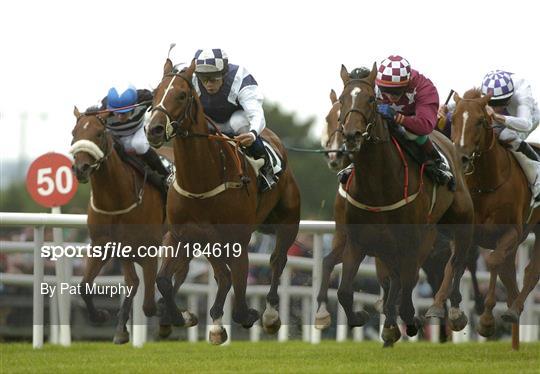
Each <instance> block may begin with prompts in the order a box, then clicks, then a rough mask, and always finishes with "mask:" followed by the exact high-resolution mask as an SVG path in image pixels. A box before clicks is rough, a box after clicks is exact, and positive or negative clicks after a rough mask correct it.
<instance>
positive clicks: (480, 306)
mask: <svg viewBox="0 0 540 374" xmlns="http://www.w3.org/2000/svg"><path fill="white" fill-rule="evenodd" d="M474 311H475V312H476V314H478V315H479V316H480V315H482V313H484V299H482V298H481V297H479V298H477V299H476V300H475V301H474Z"/></svg>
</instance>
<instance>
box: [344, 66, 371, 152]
mask: <svg viewBox="0 0 540 374" xmlns="http://www.w3.org/2000/svg"><path fill="white" fill-rule="evenodd" d="M376 75H377V65H376V64H373V68H372V69H371V73H370V74H369V76H367V77H366V78H363V79H353V78H351V77H350V76H349V73H348V72H347V68H345V66H343V65H342V66H341V79H342V80H343V84H344V87H343V93H342V94H341V96H340V98H339V102H340V103H341V114H340V118H339V123H340V126H341V128H342V131H343V136H344V138H345V144H346V146H347V149H349V150H351V151H359V150H360V148H361V147H362V144H363V143H364V142H365V141H377V140H378V137H377V136H376V133H377V132H378V130H377V128H376V127H377V124H380V123H381V121H380V120H379V118H378V115H377V103H376V100H375V77H376ZM379 127H380V125H379Z"/></svg>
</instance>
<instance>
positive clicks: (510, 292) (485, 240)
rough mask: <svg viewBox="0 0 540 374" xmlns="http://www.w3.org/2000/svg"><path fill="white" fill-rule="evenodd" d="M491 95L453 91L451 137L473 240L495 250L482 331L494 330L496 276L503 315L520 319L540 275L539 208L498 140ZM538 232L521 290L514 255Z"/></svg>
mask: <svg viewBox="0 0 540 374" xmlns="http://www.w3.org/2000/svg"><path fill="white" fill-rule="evenodd" d="M490 98H491V97H490V96H489V95H486V96H483V97H482V96H481V92H480V90H479V89H471V90H469V91H467V92H465V94H464V96H463V98H461V97H460V96H459V95H458V94H457V93H456V94H455V95H454V100H455V102H456V108H455V111H454V113H453V115H452V141H453V143H454V145H455V146H456V149H457V150H458V153H459V154H460V155H461V157H462V160H463V165H464V167H465V174H466V178H465V179H466V182H467V184H468V185H469V189H470V192H471V196H472V199H473V202H474V206H475V212H476V216H475V223H476V228H475V235H474V240H475V242H476V243H478V244H479V245H480V246H482V247H484V248H490V249H494V251H493V252H491V253H490V254H489V256H488V257H487V259H486V262H487V265H488V269H489V271H490V282H489V289H488V293H487V295H486V300H485V309H484V313H483V314H482V316H481V317H480V325H479V327H478V332H479V333H480V334H481V335H482V336H491V335H493V333H494V332H495V320H494V317H493V308H494V306H495V303H496V299H495V286H496V281H497V274H498V275H499V277H500V278H501V281H502V282H503V284H504V286H505V287H506V290H507V304H508V309H507V310H506V312H504V313H503V315H502V319H503V320H504V321H506V322H512V323H518V322H519V315H520V314H521V312H522V310H523V304H524V302H525V299H526V298H527V295H528V294H529V293H530V292H531V291H532V290H533V289H534V287H535V286H536V284H537V283H538V279H539V275H540V240H538V237H539V235H540V226H539V225H537V223H538V222H539V220H540V209H536V208H535V209H533V207H532V204H531V198H532V196H531V191H530V189H529V186H528V181H527V178H526V177H525V174H524V173H523V171H522V168H521V167H520V165H519V164H518V162H517V160H516V158H515V157H513V156H512V153H511V151H510V150H508V149H506V148H505V147H504V146H503V145H502V144H501V143H499V142H498V141H497V135H496V134H495V131H494V128H493V127H492V126H491V122H492V121H491V118H490V117H489V115H488V113H487V111H486V105H487V104H488V102H489V100H490ZM530 232H534V233H535V242H534V249H533V251H532V257H531V259H530V263H529V265H528V266H527V268H526V270H525V277H524V281H523V289H522V290H521V292H519V290H518V287H517V283H516V267H515V256H516V251H517V248H518V246H519V244H520V243H522V242H523V241H524V240H525V239H526V238H527V236H528V234H529V233H530Z"/></svg>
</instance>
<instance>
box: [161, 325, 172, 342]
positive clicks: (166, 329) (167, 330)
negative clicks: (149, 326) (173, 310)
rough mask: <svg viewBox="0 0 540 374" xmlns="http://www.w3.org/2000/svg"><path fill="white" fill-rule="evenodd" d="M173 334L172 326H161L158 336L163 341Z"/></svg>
mask: <svg viewBox="0 0 540 374" xmlns="http://www.w3.org/2000/svg"><path fill="white" fill-rule="evenodd" d="M171 334H172V326H171V325H159V331H158V335H159V337H160V338H161V339H166V338H168V337H169V336H171Z"/></svg>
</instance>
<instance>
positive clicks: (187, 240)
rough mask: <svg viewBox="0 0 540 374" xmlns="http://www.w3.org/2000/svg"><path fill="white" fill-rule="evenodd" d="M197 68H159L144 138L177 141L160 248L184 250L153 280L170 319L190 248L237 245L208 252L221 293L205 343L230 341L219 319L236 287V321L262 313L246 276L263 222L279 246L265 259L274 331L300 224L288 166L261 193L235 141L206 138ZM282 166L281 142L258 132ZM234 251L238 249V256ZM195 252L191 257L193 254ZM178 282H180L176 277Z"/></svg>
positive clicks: (248, 322) (245, 322) (266, 319)
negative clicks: (230, 250)
mask: <svg viewBox="0 0 540 374" xmlns="http://www.w3.org/2000/svg"><path fill="white" fill-rule="evenodd" d="M193 72H194V64H193V63H192V65H191V66H190V67H189V68H187V69H185V70H183V71H178V70H177V69H175V68H174V67H173V64H172V62H171V60H170V59H167V60H166V62H165V66H164V72H163V78H162V80H161V82H160V83H159V85H158V86H157V88H156V89H155V93H154V101H153V109H152V115H151V117H150V120H149V124H148V131H147V137H148V140H149V142H150V144H152V145H154V146H155V147H159V146H161V145H162V144H163V142H164V141H165V140H168V139H170V138H173V137H174V140H173V144H174V147H173V148H174V155H175V163H176V171H177V172H176V179H175V182H174V188H171V189H170V190H169V194H168V198H167V217H168V222H169V226H170V227H169V232H168V234H167V235H166V240H165V241H164V243H165V244H169V245H173V246H176V245H177V244H178V243H181V244H182V248H183V252H182V253H180V254H179V255H178V256H170V257H168V258H165V259H164V261H163V265H162V266H161V268H160V270H159V274H158V277H157V285H158V289H159V291H160V292H161V294H162V295H163V297H164V299H165V302H166V306H167V310H168V312H169V314H170V315H171V318H172V319H173V321H176V323H180V324H181V323H182V318H183V317H182V315H181V314H180V313H178V311H177V309H176V304H175V302H174V299H173V288H172V283H171V276H172V275H173V273H175V272H176V270H177V269H178V271H179V272H180V273H186V272H187V269H188V268H189V262H190V260H191V258H193V255H194V253H193V251H191V253H189V252H190V251H189V248H190V246H195V245H201V246H202V247H205V248H207V247H208V246H210V247H213V246H215V245H219V246H222V248H224V247H225V246H227V245H229V246H231V245H239V246H240V248H241V251H240V253H239V255H238V256H234V255H230V254H227V253H225V251H224V250H221V251H220V252H221V253H215V252H212V253H209V252H206V253H205V256H206V257H207V258H208V260H209V261H210V264H211V265H212V267H213V269H214V274H215V278H216V280H217V283H218V290H217V295H216V299H215V302H214V305H213V306H212V308H211V309H210V316H211V317H212V319H213V326H212V328H211V329H210V333H209V335H210V336H209V338H210V341H211V342H212V343H213V344H221V343H223V342H225V341H226V340H227V333H226V331H225V329H224V328H223V325H222V321H221V317H222V315H223V305H224V302H225V298H226V296H227V293H228V291H229V289H230V287H231V282H232V286H233V287H234V304H233V320H234V321H235V322H237V323H240V324H241V325H242V326H244V327H246V328H249V327H251V326H252V325H253V323H254V322H255V321H257V319H258V318H259V312H258V311H256V310H254V309H250V308H248V306H247V303H246V297H245V293H246V283H247V274H248V265H249V263H248V253H247V245H248V242H249V240H250V237H251V234H252V233H253V232H254V230H256V229H257V227H259V226H261V225H264V227H265V228H266V229H268V230H271V231H273V232H275V234H276V247H275V249H274V251H273V253H272V256H271V258H270V265H271V267H272V280H271V286H270V291H269V292H268V295H267V297H266V300H267V304H266V309H265V312H264V314H263V318H262V324H263V328H264V329H265V331H266V332H268V333H275V332H277V330H278V329H279V327H280V326H281V320H280V319H279V314H278V311H277V309H278V305H279V296H278V294H277V288H278V284H279V278H280V276H281V273H282V272H283V269H284V267H285V264H286V262H287V251H288V249H289V247H290V245H291V244H292V243H293V242H294V239H295V237H296V234H297V233H298V227H299V221H300V194H299V190H298V186H297V184H296V181H295V180H294V176H293V174H292V172H291V170H290V168H285V170H284V171H283V173H282V174H281V175H280V177H279V181H278V182H277V185H276V187H274V188H273V189H272V190H270V191H268V192H265V193H260V192H259V191H258V190H257V186H256V183H255V181H256V178H257V176H256V174H255V171H254V169H253V168H252V167H246V158H245V155H244V154H243V153H239V147H238V145H237V144H231V143H230V142H231V139H230V138H225V137H224V136H222V135H220V134H219V131H217V129H216V130H215V131H216V134H214V133H211V132H210V131H209V128H208V121H207V119H206V118H205V115H204V112H203V108H202V105H201V103H200V101H199V98H198V96H197V94H196V92H195V90H194V88H193V86H192V83H191V82H192V77H193ZM261 135H262V136H263V138H265V139H266V140H267V141H268V142H269V143H271V144H272V146H273V147H274V149H275V150H277V151H278V152H279V153H280V154H281V156H282V158H283V160H284V161H285V163H286V161H287V158H286V153H285V149H284V147H283V146H282V145H281V143H280V141H279V139H278V137H277V136H276V135H275V134H274V133H273V132H272V131H270V130H269V129H268V128H267V129H265V130H264V131H263V132H262V134H261ZM236 254H238V252H237V253H236ZM195 255H196V254H195ZM177 281H178V278H177Z"/></svg>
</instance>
